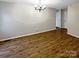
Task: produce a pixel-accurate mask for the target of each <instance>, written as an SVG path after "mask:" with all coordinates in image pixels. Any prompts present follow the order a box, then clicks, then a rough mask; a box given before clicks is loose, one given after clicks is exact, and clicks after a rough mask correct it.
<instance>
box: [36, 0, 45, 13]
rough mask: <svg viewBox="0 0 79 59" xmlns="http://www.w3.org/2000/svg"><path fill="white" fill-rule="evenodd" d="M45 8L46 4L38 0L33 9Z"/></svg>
mask: <svg viewBox="0 0 79 59" xmlns="http://www.w3.org/2000/svg"><path fill="white" fill-rule="evenodd" d="M45 9H46V5H44V4H42V1H41V0H38V4H37V5H35V10H37V11H39V12H41V11H44V10H45Z"/></svg>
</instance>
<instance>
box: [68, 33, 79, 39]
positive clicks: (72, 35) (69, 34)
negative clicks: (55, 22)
mask: <svg viewBox="0 0 79 59" xmlns="http://www.w3.org/2000/svg"><path fill="white" fill-rule="evenodd" d="M67 34H68V35H70V36H73V37H76V38H78V39H79V36H77V35H74V34H71V33H67Z"/></svg>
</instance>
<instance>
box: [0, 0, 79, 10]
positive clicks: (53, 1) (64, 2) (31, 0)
mask: <svg viewBox="0 0 79 59" xmlns="http://www.w3.org/2000/svg"><path fill="white" fill-rule="evenodd" d="M0 2H1V3H2V2H8V3H25V4H36V3H38V0H0ZM78 2H79V0H42V3H43V4H46V5H47V6H48V7H52V8H56V9H61V8H65V7H67V6H68V5H71V4H74V3H78Z"/></svg>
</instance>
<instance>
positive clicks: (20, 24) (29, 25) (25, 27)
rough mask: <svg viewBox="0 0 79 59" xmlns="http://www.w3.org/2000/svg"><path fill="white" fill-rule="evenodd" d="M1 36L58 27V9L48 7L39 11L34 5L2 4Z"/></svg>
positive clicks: (0, 7) (31, 32)
mask: <svg viewBox="0 0 79 59" xmlns="http://www.w3.org/2000/svg"><path fill="white" fill-rule="evenodd" d="M0 15H1V17H0V22H1V23H0V29H1V30H0V36H1V37H0V38H1V39H7V38H11V37H17V36H20V35H31V34H34V33H40V32H44V31H49V30H53V29H55V27H56V10H55V9H52V8H48V9H47V10H46V11H43V12H38V11H36V10H35V9H34V6H31V5H27V4H21V3H20V4H19V3H18V4H17V3H13V4H12V3H1V4H0Z"/></svg>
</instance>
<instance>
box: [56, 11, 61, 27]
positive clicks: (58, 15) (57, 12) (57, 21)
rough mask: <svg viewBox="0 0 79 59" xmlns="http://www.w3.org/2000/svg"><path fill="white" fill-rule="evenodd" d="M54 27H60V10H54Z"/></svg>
mask: <svg viewBox="0 0 79 59" xmlns="http://www.w3.org/2000/svg"><path fill="white" fill-rule="evenodd" d="M56 27H59V28H61V10H58V11H56Z"/></svg>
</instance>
